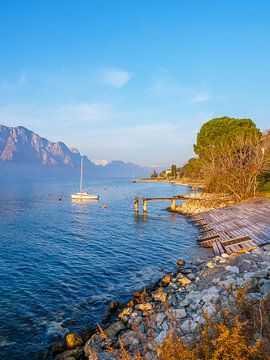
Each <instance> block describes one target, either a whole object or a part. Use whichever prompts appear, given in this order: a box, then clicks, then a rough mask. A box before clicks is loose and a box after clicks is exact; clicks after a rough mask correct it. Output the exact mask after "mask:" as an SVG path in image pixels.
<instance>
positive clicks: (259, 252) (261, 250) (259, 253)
mask: <svg viewBox="0 0 270 360" xmlns="http://www.w3.org/2000/svg"><path fill="white" fill-rule="evenodd" d="M252 253H253V254H256V255H263V249H261V248H257V249H255V250H253V251H252Z"/></svg>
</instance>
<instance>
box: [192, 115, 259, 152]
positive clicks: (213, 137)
mask: <svg viewBox="0 0 270 360" xmlns="http://www.w3.org/2000/svg"><path fill="white" fill-rule="evenodd" d="M240 135H241V136H244V137H248V138H251V137H254V138H256V139H257V138H258V136H259V137H260V136H262V134H261V131H260V130H259V129H258V128H257V127H256V125H255V124H254V122H253V121H252V120H250V119H235V118H230V117H227V116H224V117H221V118H215V119H212V120H209V121H208V122H207V123H205V124H204V125H203V126H202V127H201V129H200V131H199V133H198V135H197V143H196V144H195V145H194V151H195V153H196V154H197V155H199V156H202V155H203V153H204V152H207V151H208V149H209V148H216V147H220V146H221V145H222V146H224V145H225V146H227V145H231V144H233V143H235V139H236V138H237V137H239V136H240Z"/></svg>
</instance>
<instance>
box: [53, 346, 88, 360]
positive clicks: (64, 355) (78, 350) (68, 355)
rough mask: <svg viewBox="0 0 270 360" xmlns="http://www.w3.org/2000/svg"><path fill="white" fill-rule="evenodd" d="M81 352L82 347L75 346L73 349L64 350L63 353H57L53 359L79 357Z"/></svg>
mask: <svg viewBox="0 0 270 360" xmlns="http://www.w3.org/2000/svg"><path fill="white" fill-rule="evenodd" d="M82 353H83V349H82V348H76V349H73V350H67V351H64V352H63V353H61V354H59V355H57V356H56V357H55V360H68V358H75V359H77V358H79V357H80V356H81V355H82Z"/></svg>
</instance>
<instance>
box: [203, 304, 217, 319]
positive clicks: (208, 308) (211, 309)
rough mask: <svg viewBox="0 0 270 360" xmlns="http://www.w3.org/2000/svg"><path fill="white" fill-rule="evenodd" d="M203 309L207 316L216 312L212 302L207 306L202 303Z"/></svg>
mask: <svg viewBox="0 0 270 360" xmlns="http://www.w3.org/2000/svg"><path fill="white" fill-rule="evenodd" d="M203 311H204V312H205V313H206V314H208V315H209V316H213V315H214V314H215V312H216V308H215V306H214V305H213V304H210V305H208V306H206V305H204V306H203Z"/></svg>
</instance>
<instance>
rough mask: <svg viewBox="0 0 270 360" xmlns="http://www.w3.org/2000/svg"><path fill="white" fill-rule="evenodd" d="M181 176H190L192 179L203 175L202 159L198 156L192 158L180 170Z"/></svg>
mask: <svg viewBox="0 0 270 360" xmlns="http://www.w3.org/2000/svg"><path fill="white" fill-rule="evenodd" d="M179 172H180V176H181V177H188V178H191V179H199V178H201V177H202V174H201V166H200V161H199V159H197V158H191V159H189V160H188V162H187V163H186V164H185V165H184V166H183V167H182V169H181V170H180V171H179Z"/></svg>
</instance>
